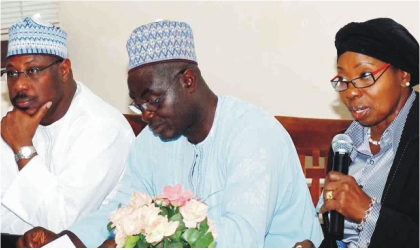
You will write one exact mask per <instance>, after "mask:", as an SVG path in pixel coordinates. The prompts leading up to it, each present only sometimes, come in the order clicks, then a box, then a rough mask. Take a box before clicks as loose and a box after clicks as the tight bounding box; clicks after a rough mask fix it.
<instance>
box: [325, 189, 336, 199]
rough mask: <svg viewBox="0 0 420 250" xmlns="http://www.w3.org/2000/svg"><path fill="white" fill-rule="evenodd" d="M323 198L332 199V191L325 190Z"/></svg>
mask: <svg viewBox="0 0 420 250" xmlns="http://www.w3.org/2000/svg"><path fill="white" fill-rule="evenodd" d="M325 199H327V200H332V199H334V197H333V195H332V191H327V192H326V193H325Z"/></svg>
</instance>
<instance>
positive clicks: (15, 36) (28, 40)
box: [7, 14, 67, 58]
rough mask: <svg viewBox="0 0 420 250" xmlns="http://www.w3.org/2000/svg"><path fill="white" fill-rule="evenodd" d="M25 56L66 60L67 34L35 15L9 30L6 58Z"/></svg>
mask: <svg viewBox="0 0 420 250" xmlns="http://www.w3.org/2000/svg"><path fill="white" fill-rule="evenodd" d="M25 54H50V55H56V56H59V57H61V58H67V33H66V32H65V31H64V30H61V29H60V28H57V27H55V26H54V25H53V24H51V23H49V22H46V21H44V20H42V19H41V15H39V14H36V15H34V16H32V17H26V18H24V19H23V20H21V21H19V22H17V23H15V24H13V25H12V27H10V29H9V45H8V48H7V57H9V56H14V55H25Z"/></svg>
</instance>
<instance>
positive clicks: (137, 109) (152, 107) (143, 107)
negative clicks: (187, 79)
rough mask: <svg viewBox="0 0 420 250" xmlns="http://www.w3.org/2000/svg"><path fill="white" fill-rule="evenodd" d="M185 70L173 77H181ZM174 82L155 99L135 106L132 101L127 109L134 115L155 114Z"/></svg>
mask: <svg viewBox="0 0 420 250" xmlns="http://www.w3.org/2000/svg"><path fill="white" fill-rule="evenodd" d="M185 71H186V70H182V71H180V72H179V73H178V74H176V75H175V77H176V76H178V75H179V74H181V75H183V74H184V73H185ZM174 82H175V80H174V81H172V82H171V84H169V86H168V87H167V88H166V90H165V91H164V92H163V93H162V94H161V95H160V96H159V97H157V98H155V99H153V100H150V101H147V102H144V103H142V104H136V103H135V101H133V102H132V103H131V104H130V105H129V106H128V107H129V108H130V109H131V111H133V112H134V113H136V114H138V115H141V113H142V112H144V111H146V112H156V111H157V110H158V109H159V104H160V102H161V101H162V98H163V97H164V96H165V94H166V93H167V92H168V90H169V88H170V87H171V86H172V84H174Z"/></svg>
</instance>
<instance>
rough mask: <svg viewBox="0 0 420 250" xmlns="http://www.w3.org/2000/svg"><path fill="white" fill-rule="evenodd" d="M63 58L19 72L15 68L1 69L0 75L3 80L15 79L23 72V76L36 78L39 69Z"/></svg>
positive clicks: (41, 69)
mask: <svg viewBox="0 0 420 250" xmlns="http://www.w3.org/2000/svg"><path fill="white" fill-rule="evenodd" d="M63 60H64V59H58V60H56V61H54V62H53V63H51V64H49V65H47V66H45V67H30V68H29V69H27V70H26V71H24V72H20V71H17V70H2V71H1V77H2V79H3V80H5V81H9V82H10V81H16V80H17V79H18V78H19V75H20V74H23V75H24V76H25V77H29V78H32V79H33V78H36V77H37V76H38V75H39V73H41V71H43V70H45V69H47V68H49V67H51V66H53V65H55V64H57V63H61V62H62V61H63Z"/></svg>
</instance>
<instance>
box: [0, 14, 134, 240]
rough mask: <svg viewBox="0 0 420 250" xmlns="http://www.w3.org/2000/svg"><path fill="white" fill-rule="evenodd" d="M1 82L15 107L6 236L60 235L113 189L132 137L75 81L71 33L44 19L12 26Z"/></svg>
mask: <svg viewBox="0 0 420 250" xmlns="http://www.w3.org/2000/svg"><path fill="white" fill-rule="evenodd" d="M2 77H6V78H7V86H8V89H9V95H10V100H11V102H12V104H13V107H12V108H11V109H10V110H9V111H8V112H7V113H6V114H5V115H4V117H3V118H2V121H1V136H2V140H1V156H2V157H1V166H2V167H1V198H2V204H1V232H2V233H8V234H23V233H25V232H26V231H27V230H29V229H31V228H33V227H35V226H43V227H46V228H48V229H49V230H51V231H54V232H60V231H61V230H63V229H65V228H67V227H69V226H70V225H72V224H73V222H74V221H75V220H76V219H77V218H79V217H80V216H83V215H85V214H87V213H89V212H91V211H93V210H96V209H97V208H98V207H99V206H100V204H101V202H102V201H103V200H104V198H105V197H106V195H108V194H109V192H110V191H111V190H112V188H113V187H114V186H115V184H116V182H117V181H118V179H119V178H120V176H121V174H122V172H123V170H124V166H125V159H126V156H127V154H128V148H129V145H130V142H131V141H132V140H133V139H134V135H133V132H132V130H131V127H130V126H129V124H128V122H127V121H126V119H125V118H124V117H123V115H122V114H121V113H120V112H118V111H117V110H116V109H115V108H113V107H111V106H110V105H109V104H107V103H105V102H104V101H103V100H101V99H100V98H99V97H98V96H96V95H95V94H93V93H92V92H91V91H90V90H89V89H88V88H87V87H86V86H85V85H84V84H82V83H81V82H78V81H75V80H74V79H73V73H72V70H71V62H70V60H69V59H68V58H67V34H66V32H65V31H63V30H61V29H59V28H57V27H55V26H54V25H52V24H50V23H48V22H45V21H43V20H42V19H41V18H40V16H34V17H32V18H31V17H27V18H25V19H23V20H22V21H20V22H18V23H16V24H14V25H13V26H12V27H11V28H10V32H9V45H8V50H7V60H6V69H5V72H2ZM116 152H118V153H116ZM111 153H112V155H113V157H109V154H111ZM4 236H5V235H3V234H2V241H3V240H4V238H3V237H4Z"/></svg>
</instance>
